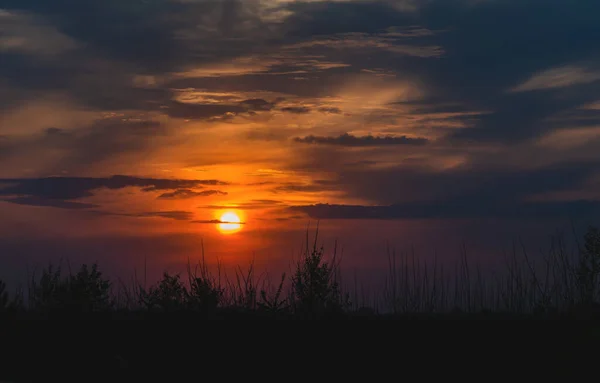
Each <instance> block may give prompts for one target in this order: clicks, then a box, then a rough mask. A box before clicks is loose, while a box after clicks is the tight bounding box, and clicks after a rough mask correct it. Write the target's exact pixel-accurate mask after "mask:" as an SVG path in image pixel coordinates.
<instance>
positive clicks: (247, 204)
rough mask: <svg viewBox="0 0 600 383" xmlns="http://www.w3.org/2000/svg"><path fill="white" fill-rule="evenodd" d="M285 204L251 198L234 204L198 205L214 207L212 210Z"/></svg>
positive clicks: (262, 207)
mask: <svg viewBox="0 0 600 383" xmlns="http://www.w3.org/2000/svg"><path fill="white" fill-rule="evenodd" d="M285 206H287V205H286V204H284V203H283V202H282V201H277V200H252V201H250V202H243V203H239V204H236V205H235V206H227V205H206V206H200V208H201V209H214V210H226V209H238V210H255V209H260V210H262V209H269V208H275V207H285Z"/></svg>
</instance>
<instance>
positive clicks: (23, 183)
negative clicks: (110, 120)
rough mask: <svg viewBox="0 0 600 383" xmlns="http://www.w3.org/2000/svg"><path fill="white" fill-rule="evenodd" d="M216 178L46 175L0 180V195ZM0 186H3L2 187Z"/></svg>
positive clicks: (66, 196)
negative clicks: (45, 176) (186, 178)
mask: <svg viewBox="0 0 600 383" xmlns="http://www.w3.org/2000/svg"><path fill="white" fill-rule="evenodd" d="M224 184H225V183H224V182H222V181H218V180H184V179H166V178H141V177H134V176H125V175H114V176H112V177H107V178H93V177H47V178H15V179H0V196H21V197H24V196H29V197H35V198H43V199H49V200H76V199H80V198H85V197H91V196H93V195H94V191H97V190H100V189H104V188H105V189H111V190H115V189H123V188H126V187H139V188H142V191H146V192H150V191H157V190H171V189H181V188H194V187H199V186H203V185H224ZM2 186H3V187H2Z"/></svg>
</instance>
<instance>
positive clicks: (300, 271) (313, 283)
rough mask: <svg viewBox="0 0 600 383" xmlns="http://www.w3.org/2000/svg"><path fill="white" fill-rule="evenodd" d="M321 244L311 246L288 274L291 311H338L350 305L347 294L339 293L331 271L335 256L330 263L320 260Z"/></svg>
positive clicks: (319, 313)
mask: <svg viewBox="0 0 600 383" xmlns="http://www.w3.org/2000/svg"><path fill="white" fill-rule="evenodd" d="M323 256H324V249H323V247H321V248H317V247H316V245H315V246H314V247H313V249H312V251H311V252H310V253H307V254H305V256H304V257H303V259H301V260H300V262H299V263H298V264H297V266H296V272H295V273H294V275H293V277H292V287H293V304H294V311H295V312H296V313H297V314H300V315H303V316H320V315H324V314H332V313H339V312H342V311H343V310H345V309H347V308H348V307H349V305H350V302H349V297H348V296H347V295H344V294H343V293H342V292H341V289H340V285H339V283H338V281H337V280H336V274H335V271H336V270H335V255H334V259H333V262H332V265H330V264H329V263H327V262H325V261H324V260H323Z"/></svg>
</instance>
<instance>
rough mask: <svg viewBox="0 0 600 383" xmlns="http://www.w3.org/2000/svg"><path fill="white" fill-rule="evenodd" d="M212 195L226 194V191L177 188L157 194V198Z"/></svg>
mask: <svg viewBox="0 0 600 383" xmlns="http://www.w3.org/2000/svg"><path fill="white" fill-rule="evenodd" d="M214 195H221V196H223V195H227V193H226V192H224V191H220V190H202V191H194V190H190V189H177V190H175V191H173V192H170V193H163V194H161V195H160V196H158V198H159V199H188V198H194V197H209V196H214Z"/></svg>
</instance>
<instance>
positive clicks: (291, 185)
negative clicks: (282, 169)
mask: <svg viewBox="0 0 600 383" xmlns="http://www.w3.org/2000/svg"><path fill="white" fill-rule="evenodd" d="M336 189H337V183H336V182H335V181H329V180H315V181H313V182H312V183H298V182H286V183H283V184H280V185H279V186H277V187H275V188H273V189H272V190H273V192H276V193H279V192H285V193H293V192H300V193H319V192H323V191H331V190H336Z"/></svg>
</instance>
